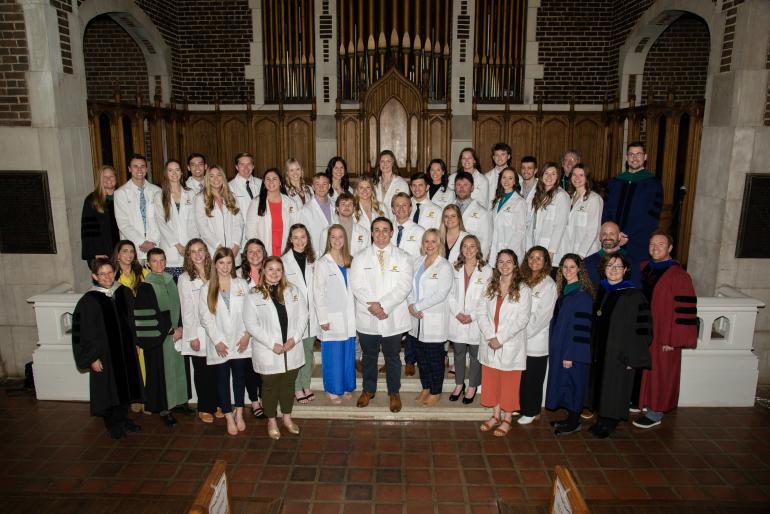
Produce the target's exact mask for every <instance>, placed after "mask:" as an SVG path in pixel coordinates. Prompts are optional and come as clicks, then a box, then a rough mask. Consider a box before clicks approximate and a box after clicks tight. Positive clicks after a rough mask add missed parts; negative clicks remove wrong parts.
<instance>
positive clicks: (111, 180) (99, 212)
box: [80, 165, 120, 268]
mask: <svg viewBox="0 0 770 514" xmlns="http://www.w3.org/2000/svg"><path fill="white" fill-rule="evenodd" d="M117 185H118V178H117V173H115V168H113V167H112V166H109V165H104V166H102V167H101V168H99V171H98V172H97V173H96V177H94V190H93V191H92V192H91V193H90V194H89V195H88V196H86V199H85V201H84V202H83V211H82V214H81V216H80V240H81V243H82V250H81V256H82V258H83V260H84V261H86V262H87V263H88V266H89V268H90V267H91V266H92V265H93V262H94V260H96V259H97V258H100V259H109V258H110V256H111V255H112V251H113V249H114V248H115V244H117V242H118V240H119V239H120V233H119V231H118V223H117V221H115V205H114V204H113V203H112V195H113V193H114V192H115V189H116V188H117Z"/></svg>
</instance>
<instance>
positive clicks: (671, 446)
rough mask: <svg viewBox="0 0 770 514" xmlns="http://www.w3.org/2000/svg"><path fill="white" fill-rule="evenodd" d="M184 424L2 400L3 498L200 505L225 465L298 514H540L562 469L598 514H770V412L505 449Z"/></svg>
mask: <svg viewBox="0 0 770 514" xmlns="http://www.w3.org/2000/svg"><path fill="white" fill-rule="evenodd" d="M178 417H179V419H180V421H181V424H180V425H179V426H178V427H176V428H174V429H168V428H166V427H165V426H163V425H162V424H161V423H160V421H159V419H158V418H157V417H156V416H153V417H148V416H141V415H140V416H139V418H138V421H139V422H140V423H141V425H142V426H143V428H144V430H143V433H142V434H139V435H135V436H131V437H129V438H128V439H125V440H122V441H119V442H113V441H112V440H110V439H108V438H107V437H106V436H105V435H104V433H103V428H102V425H101V421H100V420H98V419H94V418H90V417H89V415H88V406H87V404H84V403H64V402H36V401H35V400H34V399H33V398H32V397H31V396H30V395H27V394H23V395H21V396H18V397H9V396H7V395H6V394H5V393H3V392H0V474H2V479H1V480H0V495H3V496H5V497H6V498H9V499H10V498H13V499H14V501H15V503H14V505H16V506H17V507H18V510H16V511H18V512H24V511H25V510H24V505H25V501H28V503H27V505H32V503H29V502H33V499H35V501H34V505H35V507H34V509H35V511H36V512H38V513H42V512H46V508H45V507H41V505H40V504H41V501H40V499H41V498H48V497H50V498H56V499H58V500H59V501H60V500H61V499H62V498H64V499H66V498H80V497H85V498H88V497H92V498H93V497H98V496H99V495H105V494H119V495H121V494H122V495H131V496H132V497H143V498H147V499H151V498H153V497H170V498H176V499H183V498H184V497H190V498H191V497H192V496H193V495H194V493H195V491H196V490H197V489H198V487H199V485H200V484H201V482H202V480H203V477H204V476H205V475H206V472H207V470H208V468H209V467H210V465H211V464H212V463H213V462H214V460H215V459H224V460H226V461H227V462H228V474H229V478H230V480H231V491H232V494H233V496H234V497H235V498H245V497H255V496H256V497H278V496H282V497H283V498H284V512H286V513H295V512H302V513H308V512H313V513H316V512H333V513H343V512H345V513H348V512H354V513H374V512H376V513H387V512H398V513H403V512H418V513H420V514H428V513H445V512H479V513H481V512H488V513H492V512H497V506H496V504H497V500H498V499H504V500H508V502H509V503H510V504H511V505H518V506H520V507H525V506H529V507H532V508H533V511H538V510H542V506H543V505H545V504H546V501H547V498H548V497H549V494H550V489H551V475H552V470H553V467H554V466H555V465H557V464H562V465H566V466H568V467H569V468H570V469H571V471H572V472H573V474H574V476H575V479H576V480H577V483H578V486H579V488H580V489H581V491H582V492H583V494H584V496H585V497H586V499H587V500H588V502H589V505H592V507H596V508H597V510H598V511H604V510H603V509H606V508H616V509H617V507H618V506H620V505H629V504H635V505H637V506H641V507H639V508H640V509H641V510H636V511H637V512H643V511H645V508H644V505H646V504H645V503H643V502H648V505H649V506H650V509H649V510H650V511H652V510H653V506H657V505H666V504H665V501H666V500H672V501H674V503H673V504H672V505H671V509H669V510H668V511H670V512H698V508H697V506H698V505H703V506H704V509H705V506H706V505H707V504H708V503H707V502H716V503H718V504H719V505H723V506H726V507H725V510H723V511H724V512H728V511H729V512H742V511H744V512H749V511H755V512H762V511H764V512H769V511H770V412H768V411H767V410H766V409H764V408H762V407H754V408H742V409H700V408H682V409H679V411H678V412H676V413H675V414H672V415H670V416H667V417H666V419H665V421H664V424H663V425H661V426H660V427H656V428H655V429H651V430H648V431H642V430H639V429H634V428H633V427H631V426H629V425H628V424H623V425H621V427H620V428H619V430H618V432H617V433H616V434H615V435H614V436H613V437H612V438H610V439H607V440H595V439H593V438H592V437H591V436H590V434H589V433H588V432H587V431H584V432H582V433H580V434H577V435H575V436H572V437H569V438H564V439H557V438H555V437H554V436H553V435H552V433H551V430H550V427H549V425H548V420H549V419H551V418H555V417H559V416H558V415H551V414H548V415H546V416H544V417H543V418H542V419H541V420H539V421H538V422H535V423H534V424H532V425H530V426H526V427H521V426H518V425H515V426H514V429H513V430H512V431H511V433H510V434H509V436H508V437H506V438H502V439H498V438H494V437H492V436H491V435H489V434H482V433H480V432H479V431H478V428H477V426H478V423H477V422H471V421H451V422H444V421H442V422H435V421H434V422H386V421H376V422H375V421H349V420H301V428H302V435H301V436H299V437H297V436H291V437H289V436H286V435H284V437H283V438H282V439H281V440H280V441H278V442H273V441H271V440H270V439H268V438H267V436H266V434H265V429H264V422H258V421H255V420H253V419H250V420H248V421H247V422H248V428H247V431H246V433H245V434H242V435H240V436H237V437H230V436H227V435H226V434H225V427H224V424H223V423H221V422H220V423H219V424H216V425H213V426H207V425H203V424H201V423H199V422H196V421H194V419H193V418H184V419H182V417H181V416H178ZM94 495H96V496H94ZM25 498H26V499H28V500H25ZM170 498H164V500H167V499H170ZM73 501H74V500H73ZM693 501H696V502H700V501H702V502H703V503H702V504H699V503H692V502H693ZM640 502H642V503H640ZM43 503H44V504H45V502H43ZM50 505H51V510H50V511H51V512H53V511H58V512H60V511H61V510H57V509H56V508H55V507H54V503H53V500H52V502H51V503H50ZM160 505H161V503H158V504H157V509H156V511H158V512H163V511H164V509H163V508H161V507H160ZM677 505H678V507H677ZM693 505H694V506H695V507H693ZM613 506H614V507H613ZM600 507H602V508H600ZM728 507H729V508H728ZM691 509H694V510H691ZM106 510H109V509H106V505H105V511H106ZM150 510H152V509H150ZM76 511H78V510H73V512H76ZM81 511H82V509H81ZM167 511H168V510H167ZM620 511H622V509H621V510H620ZM654 511H655V512H664V511H666V510H658V507H655V510H654ZM704 512H705V510H704Z"/></svg>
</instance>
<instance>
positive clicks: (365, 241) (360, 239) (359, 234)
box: [316, 223, 372, 255]
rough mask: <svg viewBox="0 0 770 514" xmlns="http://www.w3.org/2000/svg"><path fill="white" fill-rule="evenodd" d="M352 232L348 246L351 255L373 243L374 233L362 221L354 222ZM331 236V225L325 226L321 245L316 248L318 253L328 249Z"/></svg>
mask: <svg viewBox="0 0 770 514" xmlns="http://www.w3.org/2000/svg"><path fill="white" fill-rule="evenodd" d="M351 232H352V234H349V235H348V248H349V249H350V255H357V254H359V253H360V252H361V251H362V250H366V249H367V248H369V247H370V246H371V245H372V235H371V234H370V233H369V229H367V228H365V227H364V226H363V225H361V224H360V223H353V227H352V230H351ZM328 238H329V227H325V228H324V229H323V230H322V231H321V246H319V247H318V248H316V255H319V254H322V253H323V251H324V250H325V249H326V240H327V239H328Z"/></svg>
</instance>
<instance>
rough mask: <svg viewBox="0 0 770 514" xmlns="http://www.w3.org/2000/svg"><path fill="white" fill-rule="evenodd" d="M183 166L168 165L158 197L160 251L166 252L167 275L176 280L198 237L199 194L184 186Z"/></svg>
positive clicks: (172, 161) (177, 164)
mask: <svg viewBox="0 0 770 514" xmlns="http://www.w3.org/2000/svg"><path fill="white" fill-rule="evenodd" d="M181 181H182V165H181V164H180V163H179V161H175V160H170V161H168V162H167V163H166V166H165V173H164V180H163V181H162V187H161V194H159V195H156V196H155V215H156V217H157V222H158V228H159V230H160V248H161V249H162V250H163V251H164V252H166V273H169V274H170V275H171V276H172V277H174V280H177V279H178V278H179V275H181V274H182V272H183V271H184V268H183V262H184V255H185V246H186V245H187V242H188V241H190V240H191V239H193V238H195V237H198V226H197V225H196V223H195V206H194V205H193V200H195V193H194V192H193V190H192V189H188V188H187V187H185V186H183V185H182V183H181Z"/></svg>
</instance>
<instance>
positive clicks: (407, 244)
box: [390, 193, 425, 260]
mask: <svg viewBox="0 0 770 514" xmlns="http://www.w3.org/2000/svg"><path fill="white" fill-rule="evenodd" d="M390 208H391V209H392V211H393V225H394V231H393V239H392V240H391V241H390V243H391V244H392V245H393V246H395V247H396V248H400V249H401V250H403V251H405V252H406V253H408V254H409V255H411V256H412V257H414V259H415V260H417V259H418V258H419V257H420V247H421V241H422V234H423V232H425V229H424V228H422V227H421V226H420V225H418V224H417V223H415V222H413V221H412V220H411V219H410V218H409V213H410V211H411V210H412V201H411V200H410V199H409V195H407V194H406V193H396V194H395V195H393V200H392V202H391V204H390Z"/></svg>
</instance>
